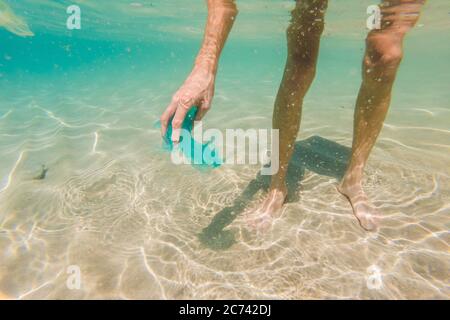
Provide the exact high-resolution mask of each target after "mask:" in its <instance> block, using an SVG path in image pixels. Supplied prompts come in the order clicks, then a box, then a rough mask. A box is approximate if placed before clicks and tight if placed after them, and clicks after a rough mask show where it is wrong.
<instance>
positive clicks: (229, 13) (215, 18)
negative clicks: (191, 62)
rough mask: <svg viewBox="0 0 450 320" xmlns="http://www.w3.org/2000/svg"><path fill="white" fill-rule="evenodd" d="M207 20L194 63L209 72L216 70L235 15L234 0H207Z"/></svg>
mask: <svg viewBox="0 0 450 320" xmlns="http://www.w3.org/2000/svg"><path fill="white" fill-rule="evenodd" d="M207 2H208V20H207V23H206V29H205V35H204V38H203V44H202V47H201V49H200V52H199V54H198V56H197V59H196V60H195V64H196V65H204V66H205V67H206V68H208V70H210V71H211V72H214V73H215V72H216V71H217V65H218V62H219V57H220V53H221V52H222V49H223V47H224V45H225V41H226V40H227V37H228V34H229V33H230V30H231V27H232V26H233V22H234V19H235V17H236V15H237V8H236V4H235V3H234V0H207Z"/></svg>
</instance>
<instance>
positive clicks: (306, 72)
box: [161, 0, 425, 231]
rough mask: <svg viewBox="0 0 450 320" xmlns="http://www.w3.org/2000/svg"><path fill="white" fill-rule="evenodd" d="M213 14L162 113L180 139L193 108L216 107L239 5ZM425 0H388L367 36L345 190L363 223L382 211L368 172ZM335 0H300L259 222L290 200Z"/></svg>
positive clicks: (218, 7) (369, 224) (218, 2)
mask: <svg viewBox="0 0 450 320" xmlns="http://www.w3.org/2000/svg"><path fill="white" fill-rule="evenodd" d="M207 2H208V21H207V25H206V31H205V37H204V41H203V45H202V48H201V50H200V52H199V54H198V57H197V59H196V62H195V65H194V68H193V71H192V72H191V74H190V75H189V77H188V78H187V80H186V81H185V83H184V84H183V86H182V87H181V88H180V89H179V90H178V92H177V93H176V94H175V95H174V97H173V99H172V102H171V103H170V105H169V106H168V107H167V109H166V111H165V112H164V113H163V115H162V117H161V123H162V133H163V134H164V133H165V130H166V128H167V124H168V121H169V119H170V118H171V117H172V116H173V115H174V118H173V120H172V121H173V122H172V125H173V127H174V129H175V130H174V133H173V135H172V140H173V141H178V140H179V130H176V129H179V128H180V126H181V124H182V121H183V119H184V117H185V116H186V113H187V111H188V110H189V109H190V108H191V107H192V106H193V105H199V106H200V112H199V114H198V117H197V119H198V120H199V119H201V118H202V117H203V116H204V115H205V113H206V112H207V111H208V110H209V108H210V106H211V100H212V97H213V94H214V80H215V76H216V72H217V66H218V61H219V57H220V53H221V51H222V49H223V47H224V45H225V41H226V39H227V36H228V33H229V32H230V30H231V27H232V25H233V22H234V19H235V17H236V15H237V9H236V5H235V3H234V1H232V0H208V1H207ZM424 3H425V0H381V3H380V7H381V12H382V23H381V29H379V30H372V31H370V32H369V34H368V35H367V38H366V51H365V55H364V59H363V64H362V84H361V87H360V90H359V94H358V98H357V101H356V107H355V113H354V128H353V144H352V153H351V158H350V162H349V164H348V168H347V170H346V173H345V175H344V177H343V179H342V181H341V182H340V184H339V186H338V190H339V192H340V193H341V194H343V195H344V196H345V197H346V198H347V199H348V201H349V203H350V205H351V207H352V209H353V214H354V215H355V216H356V218H357V219H358V221H359V223H360V225H361V227H363V228H364V229H365V230H368V231H374V230H376V229H377V226H378V223H379V220H380V214H379V213H378V211H377V209H376V208H375V207H374V206H373V205H372V204H371V203H370V201H369V199H368V198H367V196H366V194H365V192H364V190H363V187H362V178H363V173H364V168H365V166H366V163H367V159H368V158H369V154H370V152H371V150H372V148H373V146H374V144H375V142H376V140H377V138H378V135H379V134H380V131H381V128H382V126H383V122H384V119H385V118H386V114H387V111H388V109H389V105H390V102H391V96H392V87H393V84H394V81H395V78H396V75H397V70H398V68H399V66H400V62H401V60H402V57H403V40H404V37H405V35H406V33H407V32H408V31H409V30H411V29H412V28H413V27H414V25H415V24H416V22H417V20H418V19H419V15H420V11H421V9H422V7H423V5H424ZM327 6H328V0H297V1H296V5H295V8H294V10H293V11H292V13H291V16H292V19H291V23H290V25H289V27H288V29H287V32H286V35H287V46H288V54H287V60H286V66H285V69H284V75H283V79H282V81H281V84H280V87H279V90H278V94H277V98H276V101H275V107H274V113H273V128H274V129H278V130H279V138H280V150H279V157H280V159H279V163H280V168H279V170H278V172H277V173H276V174H274V175H273V176H272V179H271V187H270V190H269V193H268V195H267V197H266V199H265V201H264V202H263V203H262V204H261V206H260V208H259V209H257V210H256V212H254V213H253V214H252V219H251V220H252V223H251V224H252V225H254V226H256V227H257V228H258V229H261V228H262V229H264V228H266V227H267V226H269V225H270V224H271V223H272V221H273V219H274V218H276V217H278V216H279V214H280V211H281V210H280V209H281V208H282V206H283V203H284V201H285V199H286V195H287V190H286V184H285V179H286V173H287V169H288V164H289V161H290V160H291V157H292V153H293V150H294V144H295V140H296V138H297V134H298V131H299V128H300V120H301V114H302V106H303V100H304V97H305V95H306V93H307V92H308V89H309V87H310V86H311V84H312V82H313V80H314V77H315V73H316V65H317V58H318V53H319V46H320V38H321V35H322V32H323V29H324V23H325V12H326V9H327Z"/></svg>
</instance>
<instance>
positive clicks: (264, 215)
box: [247, 186, 287, 231]
mask: <svg viewBox="0 0 450 320" xmlns="http://www.w3.org/2000/svg"><path fill="white" fill-rule="evenodd" d="M286 195H287V189H286V187H285V186H283V187H281V188H277V189H272V190H270V191H269V193H268V195H267V197H266V199H265V200H264V202H263V203H262V204H261V206H260V207H259V208H258V209H256V210H255V211H253V212H251V213H249V216H248V220H247V222H248V225H249V226H250V227H251V228H252V229H255V230H258V231H266V230H267V229H269V228H270V226H272V223H273V221H274V220H275V219H276V218H278V217H279V216H280V214H281V208H282V207H283V204H284V200H285V199H286Z"/></svg>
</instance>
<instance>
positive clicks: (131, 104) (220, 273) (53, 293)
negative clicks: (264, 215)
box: [0, 16, 450, 299]
mask: <svg viewBox="0 0 450 320" xmlns="http://www.w3.org/2000/svg"><path fill="white" fill-rule="evenodd" d="M28 18H29V19H31V18H33V17H32V16H31V17H28ZM168 27H170V26H168ZM244 29H245V28H244ZM238 30H239V29H238ZM424 32H425V33H424ZM426 32H429V30H428V31H427V30H425V31H420V30H418V31H417V36H412V37H411V40H410V41H409V42H407V52H406V53H407V54H406V55H405V60H404V62H403V65H402V69H401V71H400V74H399V78H398V81H397V84H396V87H395V91H394V92H395V94H394V100H393V105H392V108H391V111H390V113H389V116H388V118H387V121H386V124H385V127H384V129H383V132H382V134H381V136H380V138H379V140H378V143H377V145H376V147H375V148H374V151H373V153H372V155H371V158H370V161H369V164H368V167H367V171H366V179H365V181H364V185H365V189H366V191H367V193H368V195H369V197H370V198H371V199H372V200H373V202H374V204H375V205H376V206H378V207H379V208H380V210H381V212H382V213H383V217H384V219H383V222H382V226H381V228H380V230H379V232H377V233H367V232H365V231H364V230H362V229H361V227H360V226H359V225H358V223H357V220H356V219H355V218H354V217H353V215H352V212H351V207H350V205H349V204H348V202H347V201H346V200H345V198H344V197H343V196H341V195H340V194H339V193H338V192H337V191H336V185H337V177H338V176H339V174H340V173H341V171H342V167H343V166H345V157H346V154H347V153H348V146H350V145H351V133H352V117H353V105H354V101H355V98H356V93H357V89H358V84H359V79H360V61H361V57H360V54H361V53H362V48H363V42H362V39H359V42H358V45H354V40H351V41H353V42H351V41H350V44H351V45H352V46H353V47H351V48H350V47H346V45H344V46H341V47H339V46H336V45H335V42H333V41H334V40H332V39H329V38H327V39H328V40H326V41H324V43H323V44H322V53H321V59H320V65H319V73H318V77H317V80H316V82H315V84H314V86H313V88H312V90H311V92H310V94H309V95H308V96H307V99H306V101H305V107H304V112H303V113H304V118H303V121H302V126H301V132H300V134H299V137H298V141H302V142H300V143H299V149H298V150H299V156H298V157H296V158H295V159H294V161H293V163H292V172H291V175H290V177H289V181H288V182H289V191H290V194H289V201H288V203H287V204H286V206H285V208H284V211H283V215H282V217H281V218H280V219H278V220H277V221H276V223H275V225H274V227H273V229H272V230H271V231H270V232H268V233H265V234H257V233H255V232H254V231H252V230H250V229H248V228H247V222H246V219H245V216H244V215H243V214H242V211H243V210H244V209H245V208H253V207H255V206H256V205H257V204H258V203H259V202H260V201H261V200H262V199H263V197H264V189H265V187H266V186H267V181H266V180H264V179H260V178H257V174H258V171H259V168H258V167H257V166H227V165H224V166H222V167H220V168H218V169H215V170H212V171H208V172H200V171H198V170H196V169H193V168H192V167H190V166H174V165H173V164H172V163H171V162H170V160H169V156H168V154H166V153H164V152H162V151H161V148H160V144H161V139H160V135H159V132H158V129H156V128H155V127H154V125H153V124H154V122H155V121H156V120H157V119H158V117H159V114H160V112H161V111H162V110H163V108H164V107H165V106H166V104H167V103H168V101H169V100H170V97H171V94H172V93H173V91H174V90H175V89H176V88H177V86H178V85H179V84H180V82H181V81H182V79H183V77H184V76H185V74H186V72H187V70H188V68H189V67H190V64H191V59H192V56H193V54H195V50H196V48H195V46H192V45H191V47H189V48H188V49H186V48H187V47H186V46H185V44H184V43H180V44H177V45H174V46H173V48H170V47H169V46H168V45H167V48H166V47H164V45H162V46H161V47H164V48H165V49H164V50H167V52H164V53H158V52H155V51H151V50H146V49H145V48H142V47H140V46H141V44H140V43H137V44H117V45H113V46H112V47H111V48H113V50H112V51H111V52H110V54H111V55H112V56H114V55H115V57H112V58H110V57H109V56H108V55H105V56H102V55H98V56H95V59H97V60H94V58H92V55H91V56H90V55H89V54H86V56H85V57H83V59H81V58H80V59H78V60H77V51H76V50H79V51H82V50H80V49H79V48H77V44H76V42H73V43H71V42H70V41H68V40H67V43H66V42H65V41H66V39H65V38H64V39H62V40H61V39H57V40H56V41H54V42H52V43H53V46H54V47H52V50H63V52H65V53H67V52H68V57H69V58H67V60H66V61H65V62H67V63H72V65H69V66H65V65H64V63H63V62H64V61H56V62H54V61H53V60H51V59H47V56H46V55H47V53H45V56H40V57H39V56H38V57H37V58H36V60H29V61H28V60H27V61H25V62H27V63H28V64H29V65H32V66H29V67H27V68H26V69H27V70H25V71H24V70H22V69H21V66H15V65H14V63H17V60H18V59H28V58H24V57H25V56H22V55H21V53H20V52H19V51H17V49H16V50H14V48H12V49H11V48H7V49H5V56H1V59H3V60H2V64H0V66H2V68H6V69H7V70H6V71H5V70H3V69H0V71H1V72H0V84H1V87H2V90H1V91H0V154H1V155H2V160H1V166H0V298H23V299H45V298H47V299H48V298H58V299H72V298H82V299H97V298H112V299H116V298H127V299H128V298H144V299H161V298H167V299H237V298H239V299H242V298H248V299H264V298H274V299H318V298H329V299H336V298H337V299H340V298H353V299H386V298H387V299H414V298H417V299H430V298H437V299H449V297H450V276H449V270H450V259H449V258H450V252H449V242H450V233H449V226H450V179H449V177H450V169H449V168H450V167H449V163H450V144H449V141H450V130H449V128H450V122H449V119H450V108H449V104H448V103H449V99H450V96H449V94H448V83H449V81H450V79H449V75H448V73H445V72H442V71H443V70H446V69H448V59H447V58H448V52H449V48H448V41H447V42H445V41H440V40H439V39H440V38H439V37H438V38H436V39H435V40H434V41H432V40H430V39H429V37H428V36H426V35H427V33H426ZM244 35H245V33H244ZM37 37H38V39H37V40H33V41H35V42H34V45H35V46H38V48H41V49H42V48H45V49H47V47H45V46H43V45H41V46H39V41H40V40H39V34H37ZM441 38H444V36H442V35H441ZM425 40H427V41H429V42H426V43H424V41H425ZM16 45H17V46H18V48H20V46H19V45H18V44H17V43H16ZM91 45H92V44H91V43H88V44H87V45H86V46H89V51H90V50H91V47H90V46H91ZM102 45H104V44H102ZM277 45H280V46H281V45H282V47H280V48H281V49H277V50H272V49H268V48H267V47H264V46H263V47H260V46H258V45H256V44H254V43H250V44H245V45H241V44H239V43H233V41H231V43H230V45H229V47H227V50H226V51H225V52H224V57H223V63H222V65H221V70H220V73H219V78H218V83H217V90H216V97H215V100H214V107H213V110H212V111H211V112H210V113H209V114H208V116H207V118H206V119H207V121H206V122H205V124H204V126H205V127H206V128H219V129H222V130H224V129H226V128H243V129H246V128H268V127H270V124H271V114H272V106H273V102H274V98H275V94H276V90H277V87H278V84H279V80H280V78H281V71H282V67H283V62H284V53H283V52H284V51H283V50H284V46H285V45H284V35H283V34H280V36H279V38H277V39H276V40H275V41H274V44H273V46H277ZM80 46H81V45H80ZM122 46H123V47H122ZM156 46H158V45H157V44H156ZM273 46H271V48H273ZM158 48H160V47H158ZM429 48H433V50H435V51H433V54H432V57H433V59H430V58H429V56H430V51H431V49H430V50H429ZM100 49H102V47H101V46H100V45H99V47H95V46H94V47H93V50H100ZM66 50H67V52H66ZM139 50H141V55H140V56H139V55H134V54H135V52H136V51H139ZM161 50H163V49H161ZM189 50H190V51H189ZM83 52H84V51H83ZM128 55H130V56H131V57H129V58H127V57H128ZM143 56H144V57H145V59H144V58H143ZM236 56H239V57H240V58H241V59H240V60H236V59H234V57H236ZM6 57H8V60H7V61H5V59H6ZM50 57H51V58H52V59H53V58H54V56H51V55H50ZM56 57H59V56H57V55H56ZM116 58H117V59H118V60H114V59H116ZM48 60H49V61H48ZM35 61H36V63H35ZM73 61H75V62H73ZM80 61H81V62H80ZM8 63H9V65H8ZM77 63H78V64H79V65H77ZM11 65H12V66H11ZM8 68H9V69H8ZM45 68H48V70H47V69H45ZM44 69H45V70H44ZM43 70H44V71H43ZM237 115H238V117H237ZM305 141H306V142H305ZM333 148H335V150H336V152H337V153H338V155H339V156H338V157H337V160H334V159H333V158H330V157H329V156H327V150H328V151H329V150H331V149H333ZM333 150H334V149H333ZM42 165H45V166H46V168H48V171H47V172H46V174H45V177H44V176H43V175H42V172H41V170H42V169H41V168H42V167H41V166H42ZM37 178H41V179H37ZM232 212H234V213H236V214H234V215H233V214H231V213H232ZM73 266H76V267H78V268H79V269H80V271H81V287H80V289H69V287H70V285H69V286H68V285H67V283H68V280H70V279H71V278H70V276H71V274H69V273H68V270H69V271H70V270H71V269H70V267H73ZM377 274H378V275H377Z"/></svg>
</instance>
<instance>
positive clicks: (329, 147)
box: [199, 136, 351, 250]
mask: <svg viewBox="0 0 450 320" xmlns="http://www.w3.org/2000/svg"><path fill="white" fill-rule="evenodd" d="M350 152H351V149H350V148H348V147H346V146H343V145H340V144H338V143H336V142H334V141H331V140H327V139H325V138H322V137H319V136H312V137H310V138H308V139H305V140H302V141H297V142H296V143H295V147H294V154H293V156H292V160H291V162H290V164H289V169H288V173H287V178H286V185H287V189H288V195H287V200H286V202H296V201H298V200H299V198H298V190H299V187H300V182H301V181H302V179H303V176H304V174H305V170H306V169H307V170H310V171H313V172H315V173H317V174H320V175H325V176H329V177H333V178H336V179H337V180H340V179H341V178H342V176H343V175H344V173H345V169H346V167H347V161H348V159H349V157H350ZM269 186H270V176H263V175H261V174H260V173H258V175H257V177H256V178H255V179H254V180H252V181H251V182H250V183H249V184H248V185H247V187H246V188H245V189H244V191H243V192H242V194H241V195H240V196H239V197H238V198H236V199H235V200H234V203H233V205H232V206H229V207H226V208H223V209H222V210H220V211H219V212H218V213H217V214H216V215H215V216H214V218H213V219H212V221H211V223H210V224H209V225H208V226H207V227H206V228H204V229H203V230H202V232H201V233H200V234H199V239H200V241H201V243H202V244H203V245H205V246H207V247H209V248H211V249H213V250H224V249H227V248H229V247H231V246H232V245H233V244H234V243H235V239H234V234H233V232H232V231H231V230H224V229H225V228H226V227H227V226H228V225H230V224H231V223H232V222H233V221H234V219H236V217H237V216H238V215H239V214H241V213H242V212H243V211H244V210H245V208H246V207H247V205H248V204H249V203H250V201H251V199H252V197H253V196H254V195H255V194H256V193H257V192H258V191H259V190H264V191H267V190H268V188H269Z"/></svg>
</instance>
